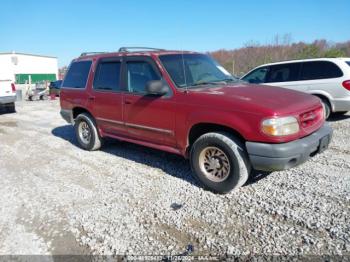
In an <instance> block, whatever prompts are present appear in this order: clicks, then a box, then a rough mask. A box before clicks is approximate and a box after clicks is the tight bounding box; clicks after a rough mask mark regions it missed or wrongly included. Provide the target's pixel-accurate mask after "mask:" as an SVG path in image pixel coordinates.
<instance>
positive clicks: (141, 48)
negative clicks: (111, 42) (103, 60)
mask: <svg viewBox="0 0 350 262" xmlns="http://www.w3.org/2000/svg"><path fill="white" fill-rule="evenodd" d="M130 49H134V50H136V52H137V51H142V50H150V51H151V50H153V51H165V49H160V48H152V47H134V46H132V47H121V48H119V51H118V52H130V51H129V50H130Z"/></svg>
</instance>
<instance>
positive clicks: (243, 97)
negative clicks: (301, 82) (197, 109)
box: [189, 83, 320, 115]
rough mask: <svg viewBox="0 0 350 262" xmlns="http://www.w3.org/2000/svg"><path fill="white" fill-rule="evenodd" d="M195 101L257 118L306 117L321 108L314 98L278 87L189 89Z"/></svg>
mask: <svg viewBox="0 0 350 262" xmlns="http://www.w3.org/2000/svg"><path fill="white" fill-rule="evenodd" d="M189 94H190V97H191V101H192V102H195V103H198V104H205V105H207V106H210V105H213V106H215V107H217V106H219V107H221V108H222V109H227V110H237V111H246V112H247V111H250V112H252V113H256V114H269V115H284V114H294V113H302V112H305V111H307V110H310V109H313V108H315V107H316V106H320V100H319V99H318V98H317V97H315V96H312V95H309V94H306V93H302V92H298V91H294V90H290V89H286V88H280V87H274V86H267V85H252V84H246V83H238V84H234V85H217V86H209V85H208V86H203V87H200V88H194V89H189Z"/></svg>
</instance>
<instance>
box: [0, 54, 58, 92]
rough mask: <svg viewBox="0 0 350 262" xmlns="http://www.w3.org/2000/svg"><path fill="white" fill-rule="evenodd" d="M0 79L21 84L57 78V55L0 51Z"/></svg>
mask: <svg viewBox="0 0 350 262" xmlns="http://www.w3.org/2000/svg"><path fill="white" fill-rule="evenodd" d="M0 79H7V80H12V81H13V82H14V83H16V84H18V85H21V84H25V83H29V81H31V83H32V84H35V83H36V82H39V81H44V80H46V81H54V80H57V79H58V64H57V57H51V56H42V55H32V54H23V53H15V52H12V53H0Z"/></svg>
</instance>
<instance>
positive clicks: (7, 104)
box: [0, 79, 16, 112]
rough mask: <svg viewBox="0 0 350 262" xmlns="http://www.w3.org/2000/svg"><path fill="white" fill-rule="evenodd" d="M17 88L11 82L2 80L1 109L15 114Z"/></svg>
mask: <svg viewBox="0 0 350 262" xmlns="http://www.w3.org/2000/svg"><path fill="white" fill-rule="evenodd" d="M15 101H16V87H15V85H14V84H13V83H12V81H11V80H7V79H0V109H2V108H3V107H4V108H6V109H7V111H8V112H15V111H16V109H15Z"/></svg>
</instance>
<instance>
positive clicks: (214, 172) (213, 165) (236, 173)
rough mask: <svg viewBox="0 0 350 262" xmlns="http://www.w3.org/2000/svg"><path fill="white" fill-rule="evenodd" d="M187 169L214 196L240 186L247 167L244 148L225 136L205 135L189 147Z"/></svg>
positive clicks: (246, 178) (248, 170)
mask: <svg viewBox="0 0 350 262" xmlns="http://www.w3.org/2000/svg"><path fill="white" fill-rule="evenodd" d="M190 161H191V167H192V170H193V172H194V175H195V177H196V178H197V179H198V180H199V181H200V182H201V184H202V185H203V186H204V187H205V188H207V189H209V190H211V191H213V192H216V193H227V192H229V191H231V190H233V189H235V188H238V187H241V186H243V185H244V184H245V183H246V181H247V180H248V178H249V174H250V171H251V166H250V162H249V158H248V155H247V153H246V151H245V148H244V145H243V143H242V142H241V141H239V140H238V139H236V138H235V137H233V136H232V135H230V134H228V133H207V134H204V135H202V136H201V137H199V138H198V139H197V140H196V142H195V143H194V144H193V146H192V149H191V155H190Z"/></svg>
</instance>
